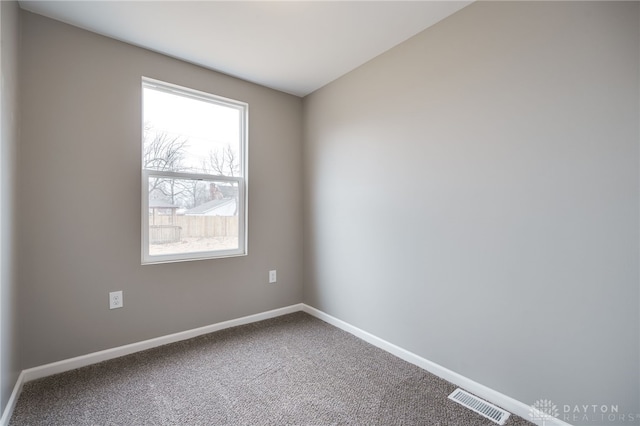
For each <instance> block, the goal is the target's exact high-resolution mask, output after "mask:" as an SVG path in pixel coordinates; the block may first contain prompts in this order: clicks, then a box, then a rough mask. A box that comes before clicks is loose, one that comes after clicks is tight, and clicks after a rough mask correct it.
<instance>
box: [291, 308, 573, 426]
mask: <svg viewBox="0 0 640 426" xmlns="http://www.w3.org/2000/svg"><path fill="white" fill-rule="evenodd" d="M302 310H303V311H304V312H306V313H308V314H310V315H313V316H314V317H316V318H318V319H321V320H323V321H325V322H327V323H329V324H331V325H333V326H335V327H338V328H340V329H342V330H344V331H346V332H348V333H351V334H353V335H354V336H356V337H358V338H360V339H362V340H364V341H365V342H368V343H371V344H372V345H374V346H377V347H378V348H380V349H382V350H384V351H387V352H389V353H390V354H393V355H395V356H397V357H398V358H400V359H403V360H405V361H407V362H409V363H411V364H413V365H416V366H418V367H420V368H422V369H423V370H426V371H428V372H429V373H431V374H434V375H436V376H438V377H440V378H441V379H444V380H446V381H448V382H451V383H453V384H454V385H456V386H459V387H461V388H463V389H465V390H466V391H468V392H471V393H472V394H474V395H476V396H479V397H480V398H483V399H485V400H487V401H488V402H491V403H492V404H495V405H497V406H498V407H502V408H504V409H505V410H507V411H509V412H510V413H513V414H515V415H518V416H520V417H522V418H524V419H525V420H528V421H530V422H532V423H535V424H537V425H540V426H570V425H569V424H568V423H565V422H564V421H562V420H560V419H556V418H551V419H545V421H544V422H543V421H542V420H537V419H531V416H530V415H529V413H530V409H531V407H530V406H529V405H527V404H525V403H523V402H520V401H518V400H515V399H513V398H511V397H509V396H506V395H504V394H502V393H500V392H497V391H495V390H493V389H490V388H488V387H486V386H484V385H481V384H480V383H478V382H475V381H473V380H471V379H469V378H467V377H465V376H463V375H461V374H458V373H456V372H454V371H451V370H449V369H448V368H445V367H443V366H441V365H439V364H436V363H435V362H431V361H429V360H427V359H425V358H422V357H420V356H418V355H416V354H414V353H412V352H409V351H407V350H405V349H403V348H401V347H399V346H396V345H394V344H393V343H389V342H387V341H386V340H383V339H381V338H379V337H377V336H374V335H373V334H371V333H369V332H366V331H364V330H362V329H360V328H358V327H354V326H353V325H351V324H349V323H346V322H344V321H342V320H340V319H338V318H336V317H333V316H331V315H328V314H326V313H324V312H322V311H320V310H318V309H316V308H313V307H311V306H309V305H305V304H303V306H302Z"/></svg>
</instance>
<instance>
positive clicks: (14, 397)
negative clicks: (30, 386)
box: [0, 371, 24, 426]
mask: <svg viewBox="0 0 640 426" xmlns="http://www.w3.org/2000/svg"><path fill="white" fill-rule="evenodd" d="M23 385H24V371H22V372H20V375H18V380H16V384H15V385H14V386H13V391H12V392H11V396H10V397H9V400H8V401H7V406H6V407H5V408H4V411H3V412H2V417H0V426H9V420H11V415H12V414H13V410H14V409H15V408H16V404H17V403H18V397H19V396H20V393H21V392H22V386H23Z"/></svg>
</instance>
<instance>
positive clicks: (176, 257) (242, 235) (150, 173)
mask: <svg viewBox="0 0 640 426" xmlns="http://www.w3.org/2000/svg"><path fill="white" fill-rule="evenodd" d="M140 87H141V89H140V97H141V99H142V111H141V118H142V119H141V120H140V122H141V129H142V133H141V135H144V96H143V90H142V89H143V88H145V87H149V88H152V89H154V90H161V91H164V92H167V93H171V94H175V95H179V96H184V97H188V98H192V99H197V100H200V101H205V102H209V103H213V104H216V105H221V106H225V107H229V108H235V109H237V110H239V111H240V152H239V154H240V176H235V177H231V176H220V175H211V174H202V173H189V172H171V171H160V170H151V169H145V168H144V136H142V137H141V142H140V147H141V161H140V168H141V170H142V188H141V189H142V209H141V210H142V211H141V213H142V214H141V216H142V264H143V265H149V264H156V263H171V262H184V261H192V260H202V259H219V258H225V257H236V256H246V255H247V241H248V240H247V228H248V218H247V216H248V215H247V212H248V208H247V204H248V203H247V201H248V196H247V195H248V194H247V169H248V167H247V165H248V158H247V151H248V123H249V105H248V104H247V103H245V102H241V101H236V100H234V99H229V98H224V97H221V96H217V95H213V94H210V93H206V92H201V91H198V90H194V89H190V88H186V87H182V86H178V85H175V84H171V83H166V82H163V81H160V80H155V79H151V78H147V77H142V85H141V86H140ZM151 177H168V178H174V179H192V180H204V181H212V182H229V183H234V184H236V185H237V187H238V248H237V249H231V250H215V251H202V252H191V253H172V254H163V255H150V254H149V178H151Z"/></svg>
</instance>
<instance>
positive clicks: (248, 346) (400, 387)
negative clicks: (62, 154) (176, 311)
mask: <svg viewBox="0 0 640 426" xmlns="http://www.w3.org/2000/svg"><path fill="white" fill-rule="evenodd" d="M454 389H455V386H454V385H452V384H450V383H448V382H446V381H444V380H441V379H439V378H437V377H435V376H433V375H431V374H429V373H427V372H426V371H424V370H421V369H420V368H418V367H416V366H414V365H412V364H409V363H407V362H405V361H402V360H401V359H399V358H396V357H395V356H393V355H390V354H388V353H387V352H384V351H383V350H381V349H378V348H376V347H374V346H372V345H370V344H368V343H366V342H364V341H362V340H360V339H358V338H356V337H354V336H352V335H350V334H348V333H346V332H344V331H342V330H340V329H337V328H335V327H333V326H331V325H328V324H326V323H325V322H323V321H320V320H318V319H316V318H314V317H312V316H310V315H307V314H305V313H302V312H298V313H294V314H290V315H285V316H282V317H278V318H274V319H270V320H266V321H262V322H258V323H254V324H249V325H244V326H240V327H235V328H231V329H227V330H223V331H219V332H216V333H211V334H207V335H204V336H200V337H197V338H194V339H190V340H187V341H183V342H178V343H174V344H170V345H166V346H162V347H159V348H154V349H150V350H147V351H144V352H139V353H136V354H132V355H128V356H125V357H122V358H117V359H114V360H110V361H105V362H102V363H100V364H96V365H92V366H88V367H83V368H80V369H77V370H74V371H69V372H66V373H62V374H57V375H55V376H50V377H46V378H44V379H40V380H36V381H33V382H29V383H27V384H25V386H24V390H23V392H22V395H21V396H20V399H19V400H18V404H17V406H16V409H15V411H14V413H13V417H12V418H11V422H10V426H19V425H495V423H492V422H491V421H489V420H487V419H485V418H483V417H481V416H480V415H478V414H476V413H474V412H472V411H469V410H467V409H466V408H464V407H461V406H459V405H457V404H455V403H453V402H451V401H449V400H448V399H447V395H449V393H451V392H452V391H453V390H454ZM507 425H509V426H525V425H531V423H529V422H527V421H525V420H523V419H521V418H518V417H515V416H513V415H512V416H511V417H510V418H509V420H508V422H507Z"/></svg>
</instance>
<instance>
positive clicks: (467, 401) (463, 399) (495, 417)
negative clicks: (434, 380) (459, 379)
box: [449, 388, 511, 425]
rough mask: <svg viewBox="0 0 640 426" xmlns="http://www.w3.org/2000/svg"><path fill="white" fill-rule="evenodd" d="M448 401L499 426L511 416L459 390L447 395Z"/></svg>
mask: <svg viewBox="0 0 640 426" xmlns="http://www.w3.org/2000/svg"><path fill="white" fill-rule="evenodd" d="M449 399H450V400H452V401H455V402H457V403H458V404H460V405H463V406H465V407H467V408H468V409H470V410H472V411H475V412H476V413H478V414H480V415H481V416H484V417H486V418H487V419H489V420H491V421H494V422H496V423H498V424H499V425H504V423H505V422H506V421H507V419H508V418H509V416H510V415H511V414H509V413H508V412H507V411H504V410H503V409H502V408H498V407H496V406H495V405H493V404H489V403H488V402H486V401H483V400H482V399H480V398H478V397H477V396H475V395H471V394H470V393H469V392H466V391H463V390H462V389H460V388H458V389H456V390H454V391H453V392H452V393H451V395H449Z"/></svg>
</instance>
